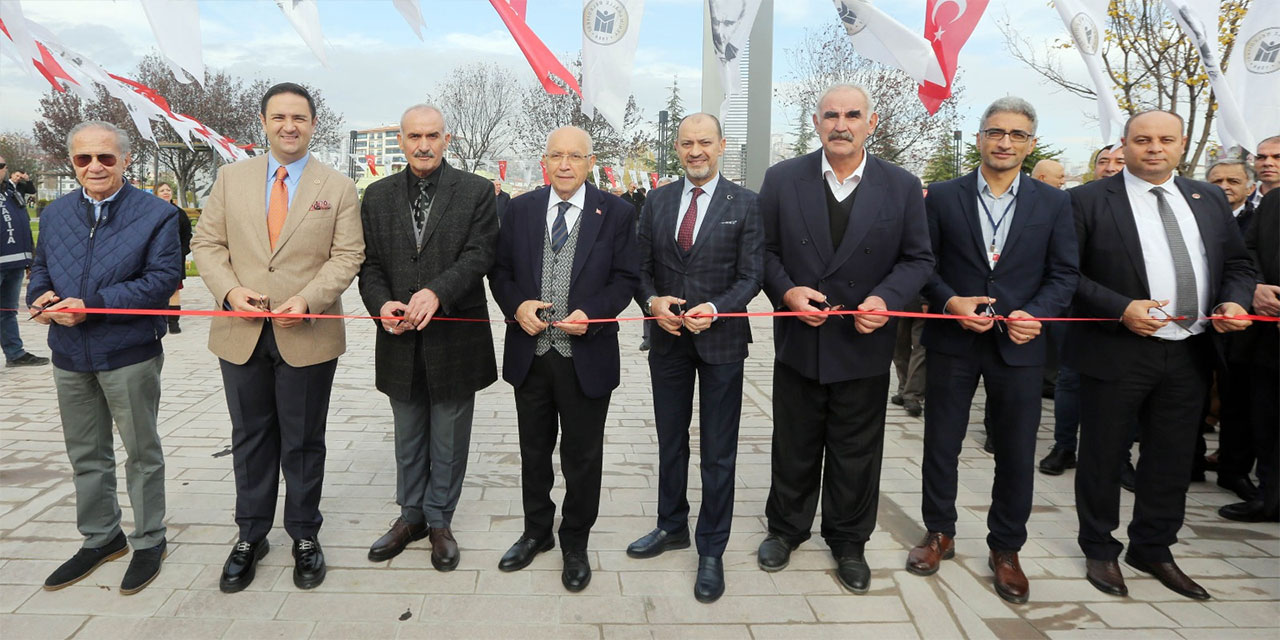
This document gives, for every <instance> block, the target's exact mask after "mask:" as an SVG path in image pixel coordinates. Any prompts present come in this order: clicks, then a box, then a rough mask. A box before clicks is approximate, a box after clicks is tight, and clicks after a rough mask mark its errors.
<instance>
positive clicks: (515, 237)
mask: <svg viewBox="0 0 1280 640" xmlns="http://www.w3.org/2000/svg"><path fill="white" fill-rule="evenodd" d="M552 193H554V191H553V190H552V189H538V190H536V191H531V192H529V193H526V194H524V195H520V196H517V197H515V198H512V199H511V204H510V205H508V206H507V213H506V217H505V219H504V220H503V224H502V228H501V229H500V230H499V232H498V252H497V256H496V259H495V261H494V264H493V271H492V272H490V274H489V287H490V289H492V290H493V298H494V300H495V301H497V303H498V306H499V307H501V308H502V313H503V315H504V316H505V317H506V319H507V321H508V324H507V337H506V343H505V348H504V349H503V355H502V379H503V380H506V381H507V382H510V383H511V385H512V386H514V387H518V386H520V385H521V384H523V383H524V379H525V376H527V375H528V374H529V367H530V366H531V365H532V364H533V355H534V354H533V352H534V347H535V346H536V343H537V337H536V336H531V335H529V334H527V333H525V332H524V329H521V328H520V325H519V324H518V323H516V322H515V320H514V318H515V313H516V309H517V308H519V307H520V304H521V303H523V302H524V301H526V300H540V299H541V298H542V249H543V246H544V245H545V244H546V243H545V238H546V237H547V206H548V203H549V200H548V199H549V198H550V196H551V194H552ZM635 224H636V208H635V207H634V206H632V205H631V204H629V203H627V202H626V201H624V200H623V199H622V198H619V197H617V196H615V195H611V194H608V193H605V192H603V191H600V190H599V189H597V188H595V187H594V186H592V185H591V184H589V183H588V184H587V194H586V199H585V200H584V202H583V207H582V214H581V215H580V217H579V218H578V245H577V247H576V248H575V250H574V251H575V253H574V256H573V271H572V279H571V281H570V284H569V308H568V311H569V312H573V311H574V310H576V309H581V310H582V311H583V312H584V313H586V314H587V317H588V318H593V319H594V318H615V317H617V315H618V314H619V313H621V312H622V310H623V309H625V308H626V307H627V305H628V304H630V303H631V298H632V296H634V295H635V292H636V286H637V285H638V284H639V281H640V276H639V274H638V271H637V269H636V265H637V264H638V262H639V261H638V260H637V258H636V251H635ZM588 327H589V328H588V330H587V333H586V334H585V335H582V336H570V338H569V339H570V341H571V342H572V343H573V367H574V370H575V371H576V372H577V374H578V383H579V384H580V386H581V387H582V392H583V393H584V394H586V395H587V396H588V397H591V398H599V397H602V396H604V395H606V394H608V393H609V392H610V391H612V390H613V389H614V388H616V387H617V386H618V378H619V367H620V363H619V360H620V357H619V354H618V325H617V323H613V322H603V323H597V324H591V325H588ZM547 330H548V331H559V329H555V328H548V329H547Z"/></svg>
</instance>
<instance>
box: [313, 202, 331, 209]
mask: <svg viewBox="0 0 1280 640" xmlns="http://www.w3.org/2000/svg"><path fill="white" fill-rule="evenodd" d="M332 208H333V207H331V206H329V201H328V200H316V201H315V202H313V203H311V210H312V211H327V210H329V209H332Z"/></svg>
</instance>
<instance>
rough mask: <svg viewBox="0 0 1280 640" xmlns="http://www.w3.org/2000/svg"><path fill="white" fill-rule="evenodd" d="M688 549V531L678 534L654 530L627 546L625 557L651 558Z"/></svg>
mask: <svg viewBox="0 0 1280 640" xmlns="http://www.w3.org/2000/svg"><path fill="white" fill-rule="evenodd" d="M688 548H689V530H688V529H685V530H684V531H681V532H679V533H667V532H666V531H663V530H662V529H654V530H653V531H650V532H649V533H646V534H645V535H644V536H642V537H641V538H640V539H639V540H636V541H635V542H632V543H631V544H630V545H628V546H627V555H628V556H631V557H632V558H653V557H656V556H660V555H662V553H663V552H664V551H673V550H675V549H688Z"/></svg>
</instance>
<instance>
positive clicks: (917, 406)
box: [902, 400, 924, 418]
mask: <svg viewBox="0 0 1280 640" xmlns="http://www.w3.org/2000/svg"><path fill="white" fill-rule="evenodd" d="M902 408H903V409H906V410H907V415H909V416H911V417H912V418H919V417H920V414H922V413H924V404H922V403H921V402H920V401H919V400H907V401H906V402H905V403H903V405H902Z"/></svg>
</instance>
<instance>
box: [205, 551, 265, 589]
mask: <svg viewBox="0 0 1280 640" xmlns="http://www.w3.org/2000/svg"><path fill="white" fill-rule="evenodd" d="M270 550H271V543H269V542H267V541H266V540H265V539H263V540H259V541H258V542H246V541H244V540H241V541H239V542H237V543H236V546H235V547H233V548H232V549H231V555H229V556H227V561H226V563H225V564H223V565H222V578H221V579H219V580H218V589H219V590H220V591H222V592H223V593H236V592H239V591H244V588H245V587H247V586H249V584H250V583H251V582H253V576H254V575H255V573H256V570H257V567H258V561H259V560H261V559H262V556H265V555H267V552H268V551H270Z"/></svg>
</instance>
